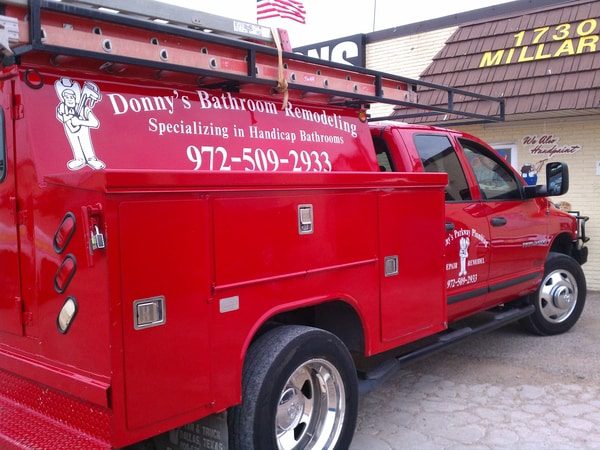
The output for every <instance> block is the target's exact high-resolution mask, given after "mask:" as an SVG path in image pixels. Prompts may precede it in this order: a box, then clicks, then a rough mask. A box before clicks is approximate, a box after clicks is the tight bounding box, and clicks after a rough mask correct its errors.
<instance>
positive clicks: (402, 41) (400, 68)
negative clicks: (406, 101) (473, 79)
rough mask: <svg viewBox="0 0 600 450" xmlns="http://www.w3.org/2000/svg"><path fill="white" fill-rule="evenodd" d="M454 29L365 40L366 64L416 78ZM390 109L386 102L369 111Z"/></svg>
mask: <svg viewBox="0 0 600 450" xmlns="http://www.w3.org/2000/svg"><path fill="white" fill-rule="evenodd" d="M455 30H456V27H450V28H443V29H441V30H435V31H430V32H427V33H420V34H415V35H412V36H404V37H400V38H397V39H389V40H386V41H381V42H375V43H373V44H368V45H367V67H368V68H369V69H372V70H379V71H382V72H388V73H392V74H394V75H400V76H403V77H408V78H413V79H418V78H419V76H420V75H421V73H422V72H423V71H424V70H425V69H426V68H427V66H429V64H431V60H432V59H433V57H434V56H435V55H436V54H437V53H438V52H439V51H440V50H441V49H442V47H443V46H444V44H445V43H446V40H447V39H448V38H449V37H450V36H451V35H452V33H454V31H455ZM391 112H392V107H390V106H388V105H382V104H377V105H373V106H371V115H372V116H374V117H377V116H384V115H385V116H388V115H390V114H391Z"/></svg>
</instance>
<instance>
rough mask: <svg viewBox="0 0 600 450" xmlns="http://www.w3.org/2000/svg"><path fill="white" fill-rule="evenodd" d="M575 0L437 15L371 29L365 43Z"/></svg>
mask: <svg viewBox="0 0 600 450" xmlns="http://www.w3.org/2000/svg"><path fill="white" fill-rule="evenodd" d="M576 1H578V0H516V1H512V2H508V3H502V4H499V5H493V6H487V7H485V8H479V9H474V10H471V11H465V12H462V13H458V14H451V15H449V16H444V17H437V18H435V19H430V20H425V21H422V22H415V23H410V24H406V25H401V26H397V27H392V28H387V29H385V30H379V31H373V32H371V33H367V34H366V42H367V44H372V43H374V42H379V41H385V40H388V39H394V38H398V37H402V36H411V35H414V34H419V33H426V32H428V31H434V30H440V29H443V28H449V27H455V26H459V25H464V24H466V23H469V22H478V21H481V20H484V19H488V18H492V17H494V18H495V17H500V16H505V15H510V14H514V13H519V12H522V11H531V10H533V9H538V8H544V7H547V6H553V5H559V4H561V3H574V2H576Z"/></svg>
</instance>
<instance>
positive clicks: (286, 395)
mask: <svg viewBox="0 0 600 450" xmlns="http://www.w3.org/2000/svg"><path fill="white" fill-rule="evenodd" d="M357 409H358V387H357V379H356V369H355V367H354V363H353V361H352V358H351V356H350V353H349V352H348V349H347V348H346V346H345V345H344V344H343V343H342V342H341V341H340V340H339V339H338V338H337V337H336V336H334V335H333V334H331V333H329V332H326V331H323V330H319V329H315V328H311V327H305V326H282V327H279V328H275V329H273V330H271V331H269V332H267V333H265V334H264V335H263V336H261V337H260V338H259V339H257V341H256V342H255V343H254V344H252V346H251V347H250V349H249V350H248V355H247V357H246V362H245V364H244V374H243V379H242V403H241V404H240V405H238V406H236V407H234V408H232V409H231V410H230V411H229V413H228V421H229V446H230V448H231V449H232V450H252V449H254V450H270V449H279V450H300V449H314V450H321V449H322V450H325V449H338V450H341V449H347V448H348V447H349V446H350V442H351V441H352V436H353V435H354V427H355V425H356V415H357Z"/></svg>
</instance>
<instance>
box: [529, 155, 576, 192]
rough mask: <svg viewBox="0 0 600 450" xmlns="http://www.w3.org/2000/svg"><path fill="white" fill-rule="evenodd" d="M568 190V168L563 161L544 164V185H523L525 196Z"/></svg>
mask: <svg viewBox="0 0 600 450" xmlns="http://www.w3.org/2000/svg"><path fill="white" fill-rule="evenodd" d="M568 190H569V168H568V167H567V165H566V164H565V163H561V162H551V163H548V164H546V186H542V185H539V184H538V185H536V186H523V196H524V197H525V198H535V197H547V196H556V195H563V194H565V193H566V192H567V191H568Z"/></svg>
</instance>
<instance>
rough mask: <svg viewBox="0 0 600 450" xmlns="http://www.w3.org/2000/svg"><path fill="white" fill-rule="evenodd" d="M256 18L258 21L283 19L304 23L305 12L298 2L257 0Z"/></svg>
mask: <svg viewBox="0 0 600 450" xmlns="http://www.w3.org/2000/svg"><path fill="white" fill-rule="evenodd" d="M256 17H257V19H258V20H262V19H268V18H270V17H283V18H284V19H292V20H295V21H296V22H300V23H306V20H305V18H306V10H305V9H304V5H303V4H302V2H301V1H299V0H257V2H256Z"/></svg>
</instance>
